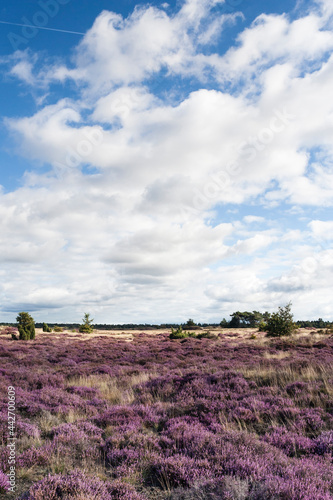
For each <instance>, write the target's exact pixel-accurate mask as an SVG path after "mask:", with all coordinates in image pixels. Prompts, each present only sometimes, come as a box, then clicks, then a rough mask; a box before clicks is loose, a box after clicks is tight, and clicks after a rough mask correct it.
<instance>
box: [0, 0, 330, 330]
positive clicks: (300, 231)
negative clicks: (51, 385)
mask: <svg viewBox="0 0 333 500" xmlns="http://www.w3.org/2000/svg"><path fill="white" fill-rule="evenodd" d="M7 4H8V5H6V6H5V7H1V8H0V70H1V78H0V86H1V88H0V106H1V121H0V321H7V322H12V321H15V317H16V315H17V313H18V312H20V311H28V312H30V313H31V314H32V315H33V317H34V319H35V320H36V321H46V322H58V323H61V322H78V321H80V319H81V318H82V316H83V313H84V312H89V313H90V314H91V315H92V317H93V318H94V321H95V323H110V324H112V323H158V324H160V323H164V322H184V321H186V320H187V319H188V318H193V319H194V320H195V321H197V322H219V321H221V320H222V318H227V319H229V315H230V314H232V313H233V312H235V311H237V310H240V311H244V310H250V311H252V310H259V311H266V310H267V311H270V312H273V311H275V310H277V308H278V306H284V305H285V304H287V303H288V302H290V301H291V302H292V311H293V313H294V316H295V319H317V318H319V317H322V318H324V319H327V320H332V319H333V302H332V283H333V248H332V238H333V211H332V205H333V163H332V162H333V144H332V139H333V91H332V88H333V85H332V84H333V55H332V49H333V32H332V28H333V4H332V2H331V0H313V1H311V0H309V1H306V0H298V1H297V0H283V1H280V2H276V1H275V0H274V1H273V0H225V1H223V0H179V1H170V2H157V1H152V2H150V3H149V4H148V3H145V2H142V1H138V2H135V1H132V0H124V1H122V2H115V1H113V0H109V1H107V0H99V1H96V2H91V1H90V0H38V1H35V0H34V1H27V0H25V1H23V0H13V1H12V2H11V3H10V4H9V3H8V2H7ZM9 23H12V24H9ZM19 25H20V26H19Z"/></svg>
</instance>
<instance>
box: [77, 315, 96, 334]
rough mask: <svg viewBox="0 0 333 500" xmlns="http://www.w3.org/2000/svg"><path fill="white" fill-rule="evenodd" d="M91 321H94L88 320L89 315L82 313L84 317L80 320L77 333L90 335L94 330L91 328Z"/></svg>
mask: <svg viewBox="0 0 333 500" xmlns="http://www.w3.org/2000/svg"><path fill="white" fill-rule="evenodd" d="M93 321H94V320H93V319H90V314H89V313H84V316H83V319H82V325H80V328H79V332H81V333H92V332H93V331H94V328H93V326H92V322H93Z"/></svg>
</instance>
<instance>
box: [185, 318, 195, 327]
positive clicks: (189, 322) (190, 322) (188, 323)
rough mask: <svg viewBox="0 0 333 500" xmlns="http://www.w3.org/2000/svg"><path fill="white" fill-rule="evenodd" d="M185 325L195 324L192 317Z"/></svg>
mask: <svg viewBox="0 0 333 500" xmlns="http://www.w3.org/2000/svg"><path fill="white" fill-rule="evenodd" d="M185 326H187V327H188V326H195V323H194V321H193V319H192V318H190V319H188V320H187V323H186V325H185Z"/></svg>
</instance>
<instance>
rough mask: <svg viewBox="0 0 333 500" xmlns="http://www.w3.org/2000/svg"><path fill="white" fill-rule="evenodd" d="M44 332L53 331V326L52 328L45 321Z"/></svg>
mask: <svg viewBox="0 0 333 500" xmlns="http://www.w3.org/2000/svg"><path fill="white" fill-rule="evenodd" d="M43 332H47V333H50V332H52V328H50V327H49V325H48V324H46V323H43Z"/></svg>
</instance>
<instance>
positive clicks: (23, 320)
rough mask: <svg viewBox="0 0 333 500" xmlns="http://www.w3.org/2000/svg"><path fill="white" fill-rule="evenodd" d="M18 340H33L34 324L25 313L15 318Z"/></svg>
mask: <svg viewBox="0 0 333 500" xmlns="http://www.w3.org/2000/svg"><path fill="white" fill-rule="evenodd" d="M16 321H17V323H18V326H17V327H18V331H19V332H20V340H33V339H34V338H35V334H36V333H35V322H34V320H33V318H32V317H31V316H30V314H29V313H27V312H20V313H19V314H18V316H17V318H16Z"/></svg>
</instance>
